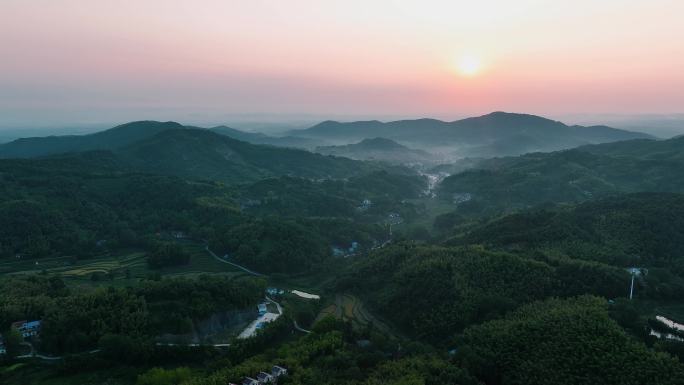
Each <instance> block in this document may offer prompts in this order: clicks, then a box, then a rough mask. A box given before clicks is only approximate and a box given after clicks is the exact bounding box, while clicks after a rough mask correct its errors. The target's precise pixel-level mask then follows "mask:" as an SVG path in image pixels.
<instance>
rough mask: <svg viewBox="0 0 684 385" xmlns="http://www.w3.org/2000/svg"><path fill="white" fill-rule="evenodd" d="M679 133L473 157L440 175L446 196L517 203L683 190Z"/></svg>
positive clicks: (682, 148)
mask: <svg viewBox="0 0 684 385" xmlns="http://www.w3.org/2000/svg"><path fill="white" fill-rule="evenodd" d="M681 170H684V138H673V139H667V140H645V139H635V140H629V141H622V142H615V143H604V144H597V145H590V146H582V147H578V148H574V149H570V150H563V151H556V152H550V153H530V154H525V155H521V156H515V157H501V158H492V159H484V160H479V161H474V162H472V164H470V165H469V166H468V169H467V170H466V171H463V172H460V173H456V174H454V175H451V176H449V177H447V178H445V179H444V180H443V181H442V183H441V184H440V187H439V194H440V195H441V196H442V197H443V198H445V199H451V197H453V196H455V195H454V194H456V195H459V194H464V193H468V194H470V195H469V196H472V198H473V200H482V201H485V202H489V203H490V204H491V203H496V204H498V205H500V206H502V207H503V206H505V207H508V208H513V207H515V208H520V207H527V206H531V205H538V204H543V203H545V202H554V203H567V202H570V203H573V202H581V201H585V200H589V199H594V198H600V197H606V196H610V195H613V194H618V193H635V192H677V193H684V173H682V172H681Z"/></svg>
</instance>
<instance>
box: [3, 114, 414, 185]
mask: <svg viewBox="0 0 684 385" xmlns="http://www.w3.org/2000/svg"><path fill="white" fill-rule="evenodd" d="M231 130H232V131H231ZM217 131H223V132H224V133H229V134H231V135H234V136H240V137H241V138H243V139H251V140H261V139H264V138H266V139H269V138H270V139H273V138H271V137H268V136H266V135H262V134H255V133H246V132H242V131H239V130H234V129H230V128H228V127H221V129H220V130H219V129H216V130H213V129H212V130H210V129H204V128H192V127H186V126H183V125H181V124H179V123H175V122H154V121H140V122H131V123H127V124H124V125H120V126H116V127H114V128H111V129H108V130H105V131H101V132H97V133H94V134H88V135H80V136H78V135H70V136H52V137H44V138H26V139H19V140H16V141H13V142H10V143H7V144H4V145H0V158H19V159H21V158H39V157H43V158H45V157H48V158H53V159H56V160H59V161H60V162H62V163H64V162H75V163H74V164H77V163H82V162H83V161H84V160H85V159H89V160H88V162H92V163H93V164H98V165H103V166H107V165H113V164H116V165H117V168H118V169H125V170H130V171H133V172H146V173H154V174H163V175H173V176H179V177H183V178H187V179H211V180H219V181H223V182H228V183H245V182H251V181H255V180H259V179H262V178H267V177H275V176H284V175H291V176H297V177H303V178H311V179H319V178H333V179H337V178H348V177H350V176H354V175H357V174H359V173H363V172H368V171H375V170H379V169H382V168H383V167H384V166H382V167H381V166H379V165H374V164H371V163H364V162H359V161H355V160H351V159H346V158H336V157H331V156H323V155H320V154H314V153H311V152H309V151H305V150H301V149H294V148H285V147H277V146H273V145H258V144H251V143H248V142H246V141H242V140H238V139H233V138H232V137H229V136H227V135H223V134H220V133H218V132H217ZM270 139H269V140H270ZM404 171H406V170H404Z"/></svg>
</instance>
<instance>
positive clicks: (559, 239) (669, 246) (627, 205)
mask: <svg viewBox="0 0 684 385" xmlns="http://www.w3.org/2000/svg"><path fill="white" fill-rule="evenodd" d="M448 243H449V244H453V245H459V244H473V243H476V244H484V245H487V246H490V247H498V248H506V249H509V250H533V249H538V250H539V249H554V250H558V251H561V252H563V253H564V254H565V255H569V256H572V257H574V258H581V259H586V260H594V261H601V262H605V263H610V264H613V265H618V266H625V267H626V266H657V267H669V268H672V269H673V271H679V272H680V273H681V274H682V276H684V195H682V194H672V193H638V194H628V195H621V196H615V197H610V198H605V199H601V200H596V201H590V202H586V203H583V204H580V205H578V206H574V207H569V208H568V207H555V208H547V209H541V210H528V211H524V212H521V213H517V214H512V215H509V216H506V217H503V218H501V219H498V220H495V221H493V222H491V223H488V224H486V225H483V226H481V227H478V228H476V229H474V230H472V231H470V232H469V233H467V234H465V235H462V236H459V237H457V238H454V239H452V240H450V241H449V242H448Z"/></svg>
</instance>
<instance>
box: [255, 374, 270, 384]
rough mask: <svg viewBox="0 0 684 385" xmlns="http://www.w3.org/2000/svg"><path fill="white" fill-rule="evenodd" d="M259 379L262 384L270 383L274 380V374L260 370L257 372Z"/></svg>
mask: <svg viewBox="0 0 684 385" xmlns="http://www.w3.org/2000/svg"><path fill="white" fill-rule="evenodd" d="M257 380H258V381H259V383H260V384H270V383H272V382H273V376H272V375H270V374H268V373H266V372H260V373H259V374H257Z"/></svg>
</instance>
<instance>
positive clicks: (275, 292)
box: [266, 287, 285, 295]
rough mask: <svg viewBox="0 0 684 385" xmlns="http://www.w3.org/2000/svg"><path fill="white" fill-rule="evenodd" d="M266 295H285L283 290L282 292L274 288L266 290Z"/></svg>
mask: <svg viewBox="0 0 684 385" xmlns="http://www.w3.org/2000/svg"><path fill="white" fill-rule="evenodd" d="M266 293H267V294H268V295H283V294H285V290H283V289H278V288H275V287H269V288H267V289H266Z"/></svg>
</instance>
